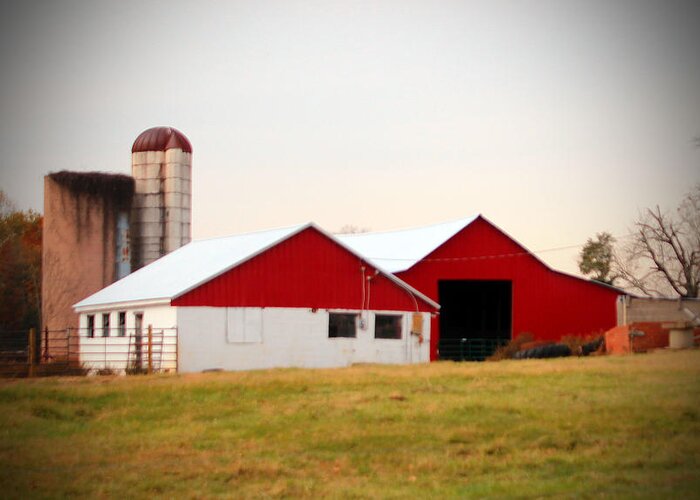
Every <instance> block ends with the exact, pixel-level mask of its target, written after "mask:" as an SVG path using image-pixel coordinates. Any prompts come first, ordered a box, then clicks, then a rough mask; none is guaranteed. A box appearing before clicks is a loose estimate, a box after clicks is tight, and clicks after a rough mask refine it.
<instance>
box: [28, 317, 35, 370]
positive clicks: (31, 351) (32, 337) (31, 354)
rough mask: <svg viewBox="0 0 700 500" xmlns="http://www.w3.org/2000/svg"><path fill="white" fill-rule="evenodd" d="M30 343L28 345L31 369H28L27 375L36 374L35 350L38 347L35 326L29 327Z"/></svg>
mask: <svg viewBox="0 0 700 500" xmlns="http://www.w3.org/2000/svg"><path fill="white" fill-rule="evenodd" d="M28 340H29V344H28V346H27V362H28V363H29V367H28V368H29V369H28V370H27V376H28V377H33V376H34V350H35V349H36V335H35V334H34V328H30V329H29V339H28Z"/></svg>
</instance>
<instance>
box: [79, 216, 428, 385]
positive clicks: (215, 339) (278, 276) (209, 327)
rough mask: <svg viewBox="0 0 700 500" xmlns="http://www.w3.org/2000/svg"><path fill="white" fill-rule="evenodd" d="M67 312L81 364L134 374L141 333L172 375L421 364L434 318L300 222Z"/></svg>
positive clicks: (215, 242)
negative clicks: (152, 334)
mask: <svg viewBox="0 0 700 500" xmlns="http://www.w3.org/2000/svg"><path fill="white" fill-rule="evenodd" d="M74 307H75V311H76V312H77V313H79V315H80V335H79V336H78V338H79V342H80V348H79V350H80V353H81V361H82V362H83V363H84V364H88V365H90V366H91V367H92V368H97V369H99V368H110V369H113V370H123V369H128V368H129V367H130V366H133V363H134V361H135V362H136V363H137V364H138V365H139V366H141V365H142V364H143V363H144V362H145V359H146V354H145V353H144V352H143V351H144V349H145V347H144V346H145V345H146V343H145V340H144V339H145V335H146V329H147V328H148V325H150V326H151V330H152V331H153V330H154V331H156V332H158V333H159V334H160V335H161V337H160V340H159V342H160V343H162V344H168V345H176V346H177V348H176V356H174V357H173V356H171V357H168V358H167V359H166V358H165V356H163V357H162V359H160V360H159V365H160V366H159V367H160V368H162V369H173V370H178V371H180V372H195V371H202V370H216V369H223V370H249V369H260V368H273V367H337V366H346V365H349V364H353V363H419V362H428V361H429V360H430V352H429V346H430V335H431V330H430V329H431V321H430V317H431V315H434V314H435V313H437V312H438V309H439V305H438V304H437V303H436V302H435V301H434V300H432V299H431V298H429V297H427V296H426V295H424V294H423V293H421V292H420V291H418V290H416V289H415V288H413V287H412V286H410V285H408V284H406V283H405V282H404V281H402V280H401V279H399V278H397V277H396V276H394V275H393V274H391V273H388V272H386V271H385V270H383V269H382V268H381V266H379V265H377V264H376V263H373V262H371V261H370V260H369V259H367V258H365V257H363V256H362V255H361V254H359V253H357V252H356V251H355V250H352V249H351V248H349V247H348V246H347V245H345V244H344V243H342V242H341V241H340V240H339V239H337V238H336V237H334V236H333V235H331V234H328V233H326V232H325V231H323V230H322V229H320V228H319V227H317V226H316V225H314V224H311V223H310V224H305V225H300V226H294V227H289V228H284V229H276V230H270V231H261V232H255V233H248V234H242V235H236V236H230V237H223V238H214V239H208V240H199V241H194V242H192V243H189V244H187V245H185V246H183V247H181V248H179V249H177V250H175V251H173V252H172V253H170V254H168V255H166V256H164V257H162V258H160V259H158V260H156V261H155V262H153V263H151V264H150V265H148V266H145V267H143V268H142V269H140V270H138V271H136V272H134V273H132V274H130V275H129V276H127V277H125V278H123V279H122V280H120V281H118V282H116V283H114V284H112V285H110V286H108V287H106V288H104V289H103V290H101V291H99V292H97V293H95V294H93V295H91V296H90V297H87V298H86V299H84V300H82V301H81V302H78V303H77V304H75V306H74ZM153 349H154V348H153V346H151V351H152V350H153ZM161 349H162V347H161ZM135 351H136V352H135ZM151 351H149V352H151Z"/></svg>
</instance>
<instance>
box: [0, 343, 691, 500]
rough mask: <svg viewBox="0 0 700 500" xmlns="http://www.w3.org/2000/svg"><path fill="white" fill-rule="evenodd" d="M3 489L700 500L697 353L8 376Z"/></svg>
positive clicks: (43, 493)
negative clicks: (166, 373) (146, 373)
mask: <svg viewBox="0 0 700 500" xmlns="http://www.w3.org/2000/svg"><path fill="white" fill-rule="evenodd" d="M0 488H1V489H0V496H2V497H4V498H20V497H21V498H43V497H53V498H55V497H68V496H70V497H74V496H79V497H110V498H116V497H119V498H127V497H129V498H132V497H141V498H143V497H185V498H190V497H191V498H195V497H196V498H210V497H218V496H228V497H328V496H330V497H382V498H392V497H394V498H399V497H400V498H427V497H483V496H487V497H503V496H506V497H524V498H528V497H547V496H553V497H570V496H576V497H583V498H586V497H598V496H604V497H615V498H617V497H648V498H663V497H669V496H675V497H680V498H700V351H697V350H694V351H682V352H657V353H653V354H645V355H634V356H626V357H590V358H566V359H558V360H537V361H536V360H528V361H504V362H499V363H463V364H454V363H435V364H431V365H422V366H408V367H388V366H356V367H351V368H346V369H337V370H274V371H264V372H248V373H209V374H195V375H180V376H150V377H147V376H133V377H92V378H65V379H59V378H54V379H33V380H14V381H0Z"/></svg>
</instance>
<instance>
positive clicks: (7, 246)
mask: <svg viewBox="0 0 700 500" xmlns="http://www.w3.org/2000/svg"><path fill="white" fill-rule="evenodd" d="M41 227H42V217H41V215H39V214H38V213H36V212H34V211H32V210H28V211H26V212H22V211H18V210H16V208H15V206H14V204H13V203H12V202H11V201H10V199H9V198H8V197H7V195H6V194H5V193H4V192H3V191H0V330H4V331H9V330H26V329H28V328H31V327H35V328H38V327H39V314H40V309H41V306H40V304H41Z"/></svg>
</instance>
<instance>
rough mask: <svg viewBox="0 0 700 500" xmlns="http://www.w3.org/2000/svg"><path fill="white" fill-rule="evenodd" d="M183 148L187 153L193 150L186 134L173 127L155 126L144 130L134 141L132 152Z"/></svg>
mask: <svg viewBox="0 0 700 500" xmlns="http://www.w3.org/2000/svg"><path fill="white" fill-rule="evenodd" d="M168 149H182V151H184V152H185V153H191V152H192V144H190V141H189V140H188V139H187V137H185V134H183V133H182V132H180V131H179V130H177V129H174V128H172V127H153V128H149V129H148V130H144V131H143V132H141V134H140V135H139V136H138V137H137V138H136V140H135V141H134V145H133V146H132V147H131V152H132V153H140V152H142V151H167V150H168Z"/></svg>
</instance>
